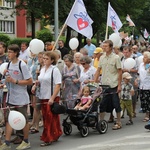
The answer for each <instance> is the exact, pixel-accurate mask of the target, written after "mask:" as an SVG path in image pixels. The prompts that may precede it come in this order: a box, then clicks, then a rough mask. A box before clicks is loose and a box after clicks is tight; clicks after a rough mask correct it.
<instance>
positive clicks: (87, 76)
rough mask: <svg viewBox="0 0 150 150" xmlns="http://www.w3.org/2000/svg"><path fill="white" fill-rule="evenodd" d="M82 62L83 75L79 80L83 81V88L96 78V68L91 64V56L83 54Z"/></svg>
mask: <svg viewBox="0 0 150 150" xmlns="http://www.w3.org/2000/svg"><path fill="white" fill-rule="evenodd" d="M80 62H81V65H82V66H83V68H84V69H82V70H81V75H80V79H79V81H80V82H81V89H82V87H84V86H85V85H87V84H88V83H90V82H91V81H93V80H94V74H95V72H96V68H95V67H93V66H91V65H90V63H91V62H92V59H91V58H90V57H89V56H82V57H81V59H80Z"/></svg>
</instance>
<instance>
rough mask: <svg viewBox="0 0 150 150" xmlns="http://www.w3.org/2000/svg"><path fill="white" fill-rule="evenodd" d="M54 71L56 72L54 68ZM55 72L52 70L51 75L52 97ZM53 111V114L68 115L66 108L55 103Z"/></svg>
mask: <svg viewBox="0 0 150 150" xmlns="http://www.w3.org/2000/svg"><path fill="white" fill-rule="evenodd" d="M53 70H54V68H53ZM53 70H52V74H51V95H52V93H53ZM51 111H52V113H53V114H64V113H66V107H65V105H63V104H59V103H58V102H54V103H53V104H52V105H51Z"/></svg>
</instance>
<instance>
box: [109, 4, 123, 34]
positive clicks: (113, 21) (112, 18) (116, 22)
mask: <svg viewBox="0 0 150 150" xmlns="http://www.w3.org/2000/svg"><path fill="white" fill-rule="evenodd" d="M107 26H110V27H112V29H113V30H114V32H116V33H118V31H119V29H120V28H121V27H122V22H121V21H120V19H119V17H118V15H117V14H116V12H115V11H114V9H113V8H112V7H111V5H110V2H109V4H108V15H107Z"/></svg>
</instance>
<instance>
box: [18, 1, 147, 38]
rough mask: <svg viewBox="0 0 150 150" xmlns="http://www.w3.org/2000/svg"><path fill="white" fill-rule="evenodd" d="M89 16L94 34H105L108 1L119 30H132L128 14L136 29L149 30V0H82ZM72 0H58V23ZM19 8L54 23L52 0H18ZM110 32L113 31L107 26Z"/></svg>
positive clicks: (64, 18)
mask: <svg viewBox="0 0 150 150" xmlns="http://www.w3.org/2000/svg"><path fill="white" fill-rule="evenodd" d="M83 2H84V4H85V7H86V9H87V12H88V14H89V16H90V17H91V18H92V20H93V21H94V23H93V24H92V26H93V31H94V35H96V34H97V33H99V34H100V36H101V37H104V35H105V28H106V21H107V10H108V2H110V3H111V6H112V7H113V8H114V10H115V11H116V13H117V14H118V16H119V17H120V19H121V21H122V22H123V27H122V28H121V30H120V31H125V32H126V31H127V32H129V33H130V32H132V28H131V27H129V26H128V23H127V22H126V15H127V14H129V15H130V17H131V19H132V20H133V22H134V23H135V25H136V27H135V28H136V31H139V32H140V31H141V29H144V28H146V29H147V30H148V31H149V32H150V26H149V19H150V1H149V0H144V1H141V0H115V1H114V0H83ZM73 3H74V1H73V0H59V1H58V4H59V25H60V27H61V26H62V25H63V24H64V22H65V20H66V18H67V16H68V14H69V12H70V10H71V7H72V5H73ZM16 8H17V9H18V11H19V10H21V9H26V10H27V11H26V12H27V16H30V15H31V14H33V15H34V18H35V19H40V20H42V22H43V23H44V24H45V25H47V24H54V0H40V1H39V0H20V2H19V3H18V4H17V5H16ZM109 31H110V33H111V32H113V31H112V30H111V28H109Z"/></svg>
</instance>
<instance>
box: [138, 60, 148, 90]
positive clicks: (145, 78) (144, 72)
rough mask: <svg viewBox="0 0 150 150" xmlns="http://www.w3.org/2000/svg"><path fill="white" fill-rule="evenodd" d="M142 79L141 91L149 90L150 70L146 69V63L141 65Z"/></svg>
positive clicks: (140, 76) (139, 71) (140, 75)
mask: <svg viewBox="0 0 150 150" xmlns="http://www.w3.org/2000/svg"><path fill="white" fill-rule="evenodd" d="M138 73H139V78H140V89H143V90H149V89H150V83H149V82H150V72H149V69H145V66H144V63H141V64H140V67H139V70H138Z"/></svg>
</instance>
